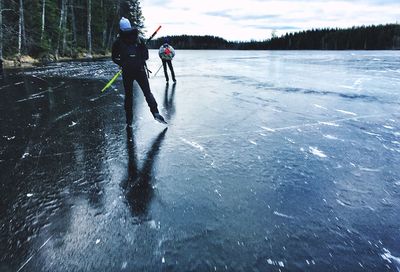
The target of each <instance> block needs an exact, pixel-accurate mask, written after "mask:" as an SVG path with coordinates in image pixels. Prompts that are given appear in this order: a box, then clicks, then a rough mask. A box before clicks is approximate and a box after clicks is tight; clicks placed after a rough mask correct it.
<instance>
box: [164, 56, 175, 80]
mask: <svg viewBox="0 0 400 272" xmlns="http://www.w3.org/2000/svg"><path fill="white" fill-rule="evenodd" d="M167 64H168V67H169V70H170V71H171V76H172V80H173V81H175V73H174V67H172V62H171V61H170V60H164V59H163V60H162V65H163V67H164V75H165V80H166V81H169V77H168V72H167Z"/></svg>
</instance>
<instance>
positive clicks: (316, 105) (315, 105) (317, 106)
mask: <svg viewBox="0 0 400 272" xmlns="http://www.w3.org/2000/svg"><path fill="white" fill-rule="evenodd" d="M314 107H316V108H319V109H324V110H327V108H325V107H323V106H321V105H318V104H314Z"/></svg>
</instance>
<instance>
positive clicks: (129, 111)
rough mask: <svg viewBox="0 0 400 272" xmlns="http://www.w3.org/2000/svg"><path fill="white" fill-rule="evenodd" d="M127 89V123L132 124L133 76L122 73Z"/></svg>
mask: <svg viewBox="0 0 400 272" xmlns="http://www.w3.org/2000/svg"><path fill="white" fill-rule="evenodd" d="M122 79H123V82H124V89H125V114H126V124H127V125H129V126H130V125H132V119H133V110H132V105H133V78H132V77H131V76H128V75H122Z"/></svg>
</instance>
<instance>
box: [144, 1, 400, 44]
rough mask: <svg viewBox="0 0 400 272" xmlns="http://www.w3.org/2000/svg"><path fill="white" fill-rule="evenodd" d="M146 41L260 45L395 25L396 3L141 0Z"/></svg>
mask: <svg viewBox="0 0 400 272" xmlns="http://www.w3.org/2000/svg"><path fill="white" fill-rule="evenodd" d="M141 6H142V12H143V15H144V17H145V26H146V30H147V32H148V34H149V35H150V34H151V32H153V30H155V29H156V28H157V26H158V25H162V29H161V31H160V34H159V35H160V36H166V35H180V34H189V35H215V36H219V37H222V38H225V39H227V40H232V41H235V40H251V39H254V40H264V39H267V38H270V37H271V33H272V31H274V30H275V31H276V33H277V34H278V35H280V34H284V33H286V32H296V31H300V30H306V29H311V28H324V27H342V28H345V27H351V26H360V25H371V24H386V23H395V22H396V21H397V22H400V0H342V1H329V0H328V1H313V0H280V1H272V0H141Z"/></svg>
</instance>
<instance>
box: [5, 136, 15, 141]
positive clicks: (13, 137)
mask: <svg viewBox="0 0 400 272" xmlns="http://www.w3.org/2000/svg"><path fill="white" fill-rule="evenodd" d="M3 138H6V139H7V141H10V140H14V139H15V136H11V137H8V136H3Z"/></svg>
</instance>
